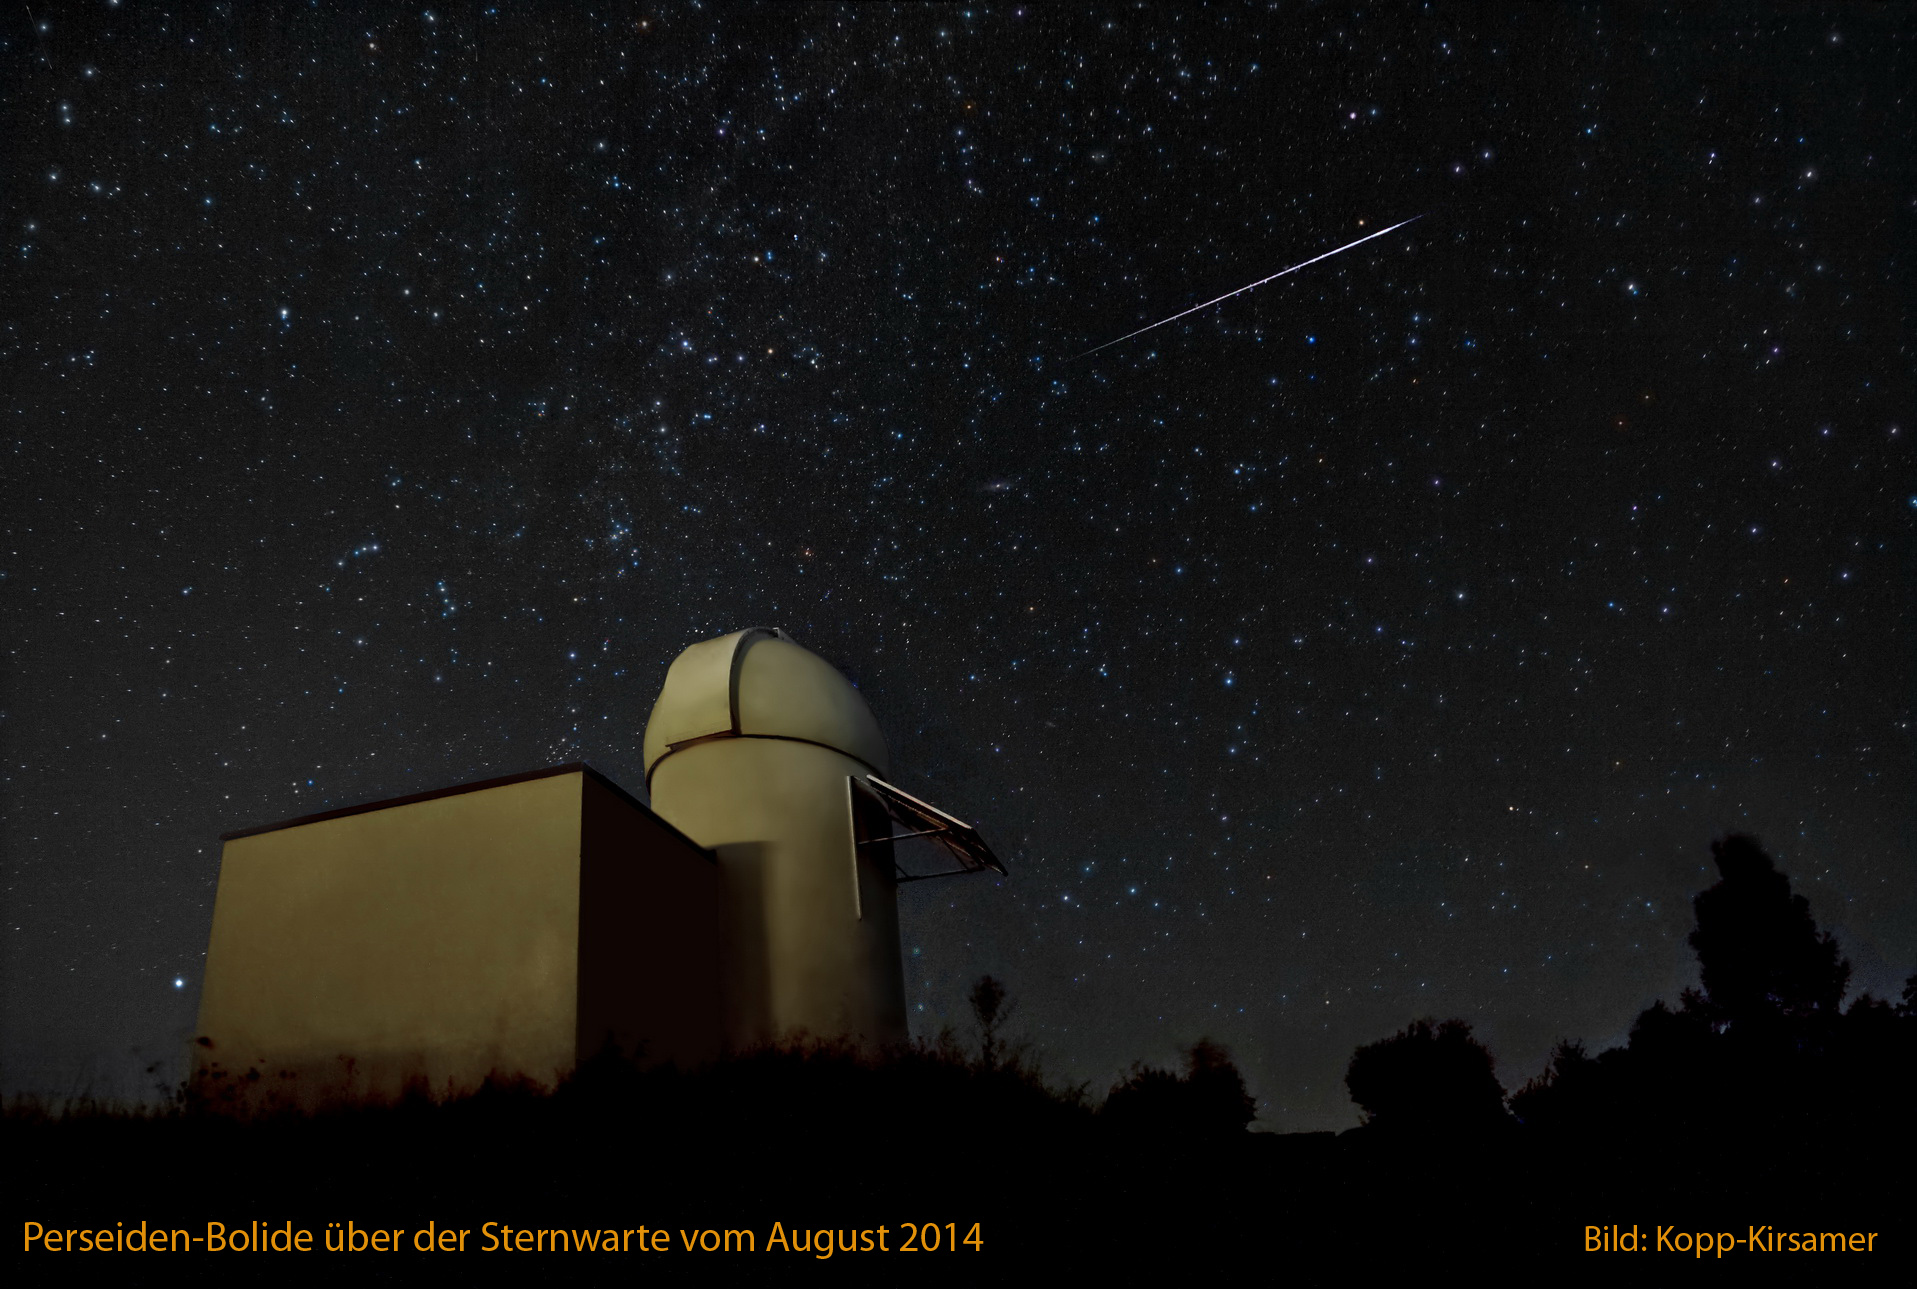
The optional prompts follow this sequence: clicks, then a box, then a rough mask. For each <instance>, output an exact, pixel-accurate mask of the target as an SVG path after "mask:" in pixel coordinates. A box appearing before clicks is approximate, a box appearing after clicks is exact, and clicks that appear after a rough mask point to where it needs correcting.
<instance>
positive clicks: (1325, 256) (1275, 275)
mask: <svg viewBox="0 0 1917 1289" xmlns="http://www.w3.org/2000/svg"><path fill="white" fill-rule="evenodd" d="M1423 218H1424V216H1423V215H1413V216H1412V217H1411V218H1410V219H1405V220H1400V221H1399V222H1398V223H1395V224H1393V225H1392V226H1391V227H1390V228H1381V229H1379V230H1378V231H1377V232H1375V233H1366V234H1365V235H1364V236H1363V237H1360V238H1359V239H1358V240H1357V241H1355V242H1346V243H1345V244H1344V245H1343V246H1340V247H1339V248H1338V250H1336V251H1326V252H1325V253H1324V254H1323V255H1314V256H1312V257H1311V258H1310V259H1308V260H1306V261H1305V262H1304V263H1303V264H1294V265H1292V266H1291V267H1290V268H1288V269H1280V270H1278V271H1277V272H1276V273H1273V274H1272V275H1271V276H1270V277H1261V278H1259V279H1258V280H1257V281H1256V282H1253V283H1252V284H1251V286H1241V287H1239V288H1238V289H1237V290H1236V291H1227V292H1225V294H1223V295H1221V296H1219V297H1218V299H1216V300H1207V301H1205V302H1204V303H1203V304H1194V305H1193V306H1192V307H1191V308H1189V309H1187V310H1185V312H1184V313H1174V314H1173V315H1172V316H1171V317H1169V318H1160V319H1159V320H1158V321H1157V322H1154V323H1152V324H1151V326H1149V327H1140V328H1139V329H1138V330H1136V331H1128V332H1126V333H1125V334H1124V335H1122V336H1120V337H1119V338H1118V339H1117V340H1107V341H1106V342H1105V343H1104V344H1102V345H1098V346H1095V347H1093V348H1091V349H1087V350H1086V351H1085V352H1084V353H1082V354H1079V355H1077V357H1074V358H1073V359H1072V361H1073V362H1077V361H1078V360H1079V358H1089V357H1091V356H1092V355H1093V354H1095V353H1097V352H1098V351H1099V350H1100V349H1110V348H1111V347H1112V346H1113V345H1116V344H1119V343H1120V342H1122V341H1126V340H1130V339H1131V338H1132V337H1133V336H1142V335H1144V334H1145V333H1146V332H1147V331H1150V330H1151V329H1152V327H1162V326H1164V325H1165V324H1166V323H1167V322H1176V321H1178V320H1179V319H1180V318H1182V317H1184V316H1185V315H1186V314H1191V313H1197V312H1198V311H1199V310H1200V309H1209V308H1211V307H1212V306H1213V305H1214V304H1218V303H1221V302H1222V301H1225V300H1229V299H1231V298H1232V297H1233V296H1234V295H1243V294H1244V293H1245V292H1247V291H1250V290H1252V289H1253V288H1255V287H1261V286H1263V285H1264V284H1265V283H1267V282H1275V281H1277V280H1278V279H1279V278H1281V277H1283V276H1284V275H1285V274H1287V273H1296V272H1297V271H1298V270H1299V269H1302V268H1307V267H1309V266H1311V265H1313V264H1316V263H1317V262H1318V261H1319V260H1328V259H1330V258H1331V257H1332V256H1334V255H1336V254H1338V252H1339V251H1348V250H1350V249H1351V248H1352V247H1354V246H1358V245H1360V244H1362V243H1364V242H1368V241H1370V240H1371V239H1372V238H1374V237H1383V236H1384V235H1385V234H1386V233H1395V232H1397V231H1398V230H1399V229H1400V228H1403V227H1404V226H1405V225H1406V224H1410V223H1415V222H1416V221H1418V220H1420V219H1423Z"/></svg>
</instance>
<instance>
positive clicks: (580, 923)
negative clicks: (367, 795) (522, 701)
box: [196, 770, 721, 1104]
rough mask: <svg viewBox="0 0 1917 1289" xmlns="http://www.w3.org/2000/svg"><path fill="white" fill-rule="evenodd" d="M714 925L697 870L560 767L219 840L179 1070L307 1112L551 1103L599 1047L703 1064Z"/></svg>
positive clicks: (706, 876)
mask: <svg viewBox="0 0 1917 1289" xmlns="http://www.w3.org/2000/svg"><path fill="white" fill-rule="evenodd" d="M717 917H718V872H717V869H716V866H715V865H714V864H713V862H712V861H711V859H710V858H709V857H708V856H707V855H706V854H705V853H704V852H702V851H700V850H698V849H697V848H696V847H694V846H692V845H690V844H689V843H688V842H686V841H685V840H684V839H682V838H680V837H678V836H677V835H676V834H674V833H673V832H672V831H671V829H669V828H666V827H664V826H663V825H662V824H661V823H660V822H659V821H658V820H657V819H656V818H654V817H652V816H651V815H649V814H648V813H647V812H645V811H644V809H643V808H642V807H639V806H637V805H636V804H634V803H631V802H630V801H629V800H627V799H626V798H624V797H623V795H622V794H619V793H617V792H616V791H614V790H612V789H609V788H607V787H606V786H604V785H603V784H602V783H600V782H598V781H597V780H596V779H595V778H593V777H592V776H590V775H589V774H587V773H585V772H584V771H579V770H574V771H571V772H568V773H557V774H552V775H548V776H544V777H535V778H528V779H524V780H521V781H517V782H507V783H503V784H500V785H497V786H491V787H481V788H478V789H475V790H471V791H458V792H455V793H453V794H451V795H442V796H435V797H433V798H431V799H427V800H418V801H410V802H403V803H398V804H393V805H390V806H383V807H379V806H376V807H373V808H369V809H367V810H365V811H362V812H359V813H352V814H347V815H344V816H343V817H339V818H322V819H318V820H315V821H311V822H305V823H296V824H294V825H290V826H286V827H282V828H278V829H275V830H272V831H266V832H259V833H255V834H253V835H250V836H241V837H237V838H235V839H233V840H230V841H228V842H227V843H226V847H225V850H224V852H223V854H222V857H221V870H220V886H219V893H218V896H217V899H216V901H215V904H214V912H213V933H212V938H211V941H210V943H209V946H208V951H207V966H206V982H205V986H204V989H203V991H202V994H201V1003H200V1021H199V1034H200V1035H201V1036H203V1038H204V1039H205V1040H206V1041H207V1043H210V1045H202V1046H200V1047H199V1048H197V1049H196V1069H197V1071H198V1072H199V1073H200V1074H201V1075H202V1076H205V1075H209V1074H211V1073H213V1067H214V1066H216V1065H217V1066H218V1067H219V1071H220V1072H222V1073H223V1074H224V1076H225V1080H224V1081H225V1083H226V1084H227V1085H229V1086H230V1085H231V1084H232V1082H233V1081H235V1080H237V1079H241V1078H247V1079H249V1091H248V1093H247V1096H246V1100H248V1101H249V1102H254V1103H257V1102H259V1101H262V1100H268V1101H270V1100H275V1099H285V1100H289V1101H292V1102H296V1103H302V1104H313V1103H317V1102H323V1101H325V1100H328V1099H331V1098H335V1097H340V1096H345V1097H352V1098H365V1097H384V1096H391V1095H393V1094H395V1093H396V1092H398V1091H399V1090H400V1089H401V1087H402V1086H403V1085H404V1084H405V1083H406V1082H408V1081H409V1080H415V1079H424V1080H425V1081H426V1083H427V1084H428V1086H429V1087H430V1089H431V1090H432V1091H434V1092H435V1093H438V1094H444V1093H445V1092H447V1091H458V1090H465V1089H469V1088H471V1087H474V1086H477V1085H478V1083H479V1082H480V1081H481V1080H483V1079H484V1078H485V1077H486V1076H487V1075H488V1074H491V1073H498V1074H501V1075H506V1076H522V1077H526V1078H530V1079H533V1080H535V1081H537V1082H540V1083H544V1084H551V1083H553V1082H554V1081H556V1079H557V1078H558V1077H560V1076H561V1075H562V1074H563V1073H564V1072H565V1071H567V1070H569V1069H570V1068H571V1067H572V1066H573V1065H574V1064H575V1062H576V1061H577V1060H578V1059H580V1057H581V1056H582V1055H590V1054H591V1053H592V1052H593V1051H596V1050H597V1049H598V1047H599V1046H600V1045H601V1043H603V1041H604V1040H605V1038H606V1037H607V1036H608V1034H610V1035H611V1036H612V1037H613V1038H614V1040H615V1041H617V1042H619V1043H620V1044H621V1045H622V1046H623V1047H625V1048H627V1049H628V1050H630V1049H631V1048H632V1047H634V1046H635V1045H636V1044H638V1043H640V1042H641V1041H644V1042H645V1043H646V1045H647V1048H648V1050H649V1052H650V1054H651V1055H652V1056H653V1057H654V1058H655V1059H660V1058H672V1059H678V1060H680V1061H682V1062H687V1063H692V1062H696V1061H699V1060H703V1059H707V1058H709V1057H710V1056H711V1055H713V1054H714V1053H715V1052H716V1051H717V1049H718V1045H719V1026H720V1015H721V1006H720V1002H719V999H718V988H719V984H718V971H717V965H716V963H715V962H714V960H713V955H714V953H715V951H716V950H715V945H716V939H717V934H718V932H717ZM582 1048H583V1052H582ZM249 1071H251V1072H254V1073H253V1074H251V1075H249V1073H248V1072H249ZM202 1086H205V1084H204V1083H203V1084H202Z"/></svg>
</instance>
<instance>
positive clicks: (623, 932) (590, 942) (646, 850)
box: [577, 778, 725, 1066]
mask: <svg viewBox="0 0 1917 1289" xmlns="http://www.w3.org/2000/svg"><path fill="white" fill-rule="evenodd" d="M582 817H583V821H584V822H583V826H582V830H581V848H580V854H581V857H582V868H581V874H580V883H581V885H580V899H579V989H578V999H579V1005H578V1036H577V1051H578V1053H579V1057H580V1059H582V1060H583V1059H585V1058H587V1057H590V1056H592V1055H593V1054H594V1053H596V1052H598V1051H599V1050H600V1049H601V1048H602V1047H603V1046H604V1045H605V1042H606V1040H607V1038H608V1037H610V1038H611V1039H612V1040H613V1042H615V1043H616V1044H618V1046H619V1048H620V1050H621V1051H623V1052H625V1053H626V1054H628V1055H637V1056H640V1057H641V1058H642V1059H643V1060H644V1061H645V1062H646V1063H648V1064H652V1063H658V1062H663V1061H673V1062H676V1063H677V1064H679V1065H681V1066H689V1065H698V1064H702V1063H704V1062H706V1061H710V1060H712V1059H713V1058H715V1057H717V1056H718V1055H719V1053H720V1050H721V1048H722V1046H723V1041H724V1010H725V1008H724V1002H723V999H722V997H721V984H720V978H721V962H720V954H721V941H722V930H721V926H720V889H719V886H720V877H719V866H718V864H717V863H716V862H714V860H713V857H712V856H711V855H710V854H709V853H707V852H705V851H703V850H701V849H699V848H698V847H697V846H695V845H694V844H693V843H692V842H690V841H688V840H687V839H686V838H685V837H684V836H682V835H681V834H679V833H678V832H676V831H674V830H673V829H672V828H670V827H668V826H667V825H666V824H665V823H664V822H662V821H661V820H659V819H658V818H657V817H655V816H653V815H652V814H650V813H649V812H647V811H645V810H642V809H640V808H639V807H638V806H636V805H634V804H632V803H631V802H630V801H628V800H626V799H625V798H624V797H623V796H621V795H620V794H618V793H616V792H614V791H612V790H611V789H610V788H608V787H606V786H605V785H604V784H602V783H600V782H598V781H597V780H596V779H592V778H587V779H586V780H585V783H584V801H583V813H582Z"/></svg>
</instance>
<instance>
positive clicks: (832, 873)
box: [652, 737, 906, 1047]
mask: <svg viewBox="0 0 1917 1289" xmlns="http://www.w3.org/2000/svg"><path fill="white" fill-rule="evenodd" d="M865 772H866V767H865V766H864V765H863V764H862V763H860V762H859V761H857V760H855V759H853V758H852V757H849V756H846V755H845V754H843V753H841V752H837V751H835V750H833V749H831V748H827V747H821V746H818V745H817V744H811V743H802V742H797V741H794V740H790V739H773V738H752V737H743V738H719V739H713V740H712V741H710V742H703V743H699V744H696V745H694V746H691V747H686V748H683V749H681V750H680V751H678V752H675V753H673V754H672V755H671V756H668V757H666V758H664V759H663V760H661V761H660V762H659V763H658V764H657V766H656V767H655V769H654V772H653V778H652V804H653V809H654V810H656V811H657V812H658V813H659V814H660V815H661V816H662V817H663V818H665V819H666V820H668V821H669V822H671V823H672V824H673V825H674V826H675V827H677V828H679V829H681V830H682V831H684V832H685V833H686V834H687V835H688V836H690V837H692V838H693V839H694V840H695V841H697V842H699V843H700V844H701V845H703V846H709V847H712V848H713V849H715V850H717V851H718V853H719V856H720V863H721V866H722V868H723V869H724V875H725V883H726V888H727V895H728V909H727V918H728V925H729V928H730V930H729V934H730V937H731V941H732V943H733V944H734V945H735V946H738V947H737V948H735V949H734V951H733V954H732V960H731V962H730V964H729V970H730V972H731V979H732V981H733V985H732V994H731V997H730V999H729V1006H730V1012H731V1017H730V1021H731V1029H730V1038H731V1041H732V1043H733V1045H734V1046H739V1047H750V1046H752V1045H754V1044H755V1043H758V1042H764V1041H768V1040H770V1041H781V1040H786V1039H791V1038H796V1037H801V1036H810V1037H814V1038H841V1037H843V1038H849V1039H852V1040H853V1041H855V1042H858V1043H861V1044H865V1045H867V1046H874V1047H876V1046H883V1045H887V1044H894V1043H902V1042H904V1041H905V1039H906V1026H905V986H904V976H903V971H902V967H901V964H900V961H899V938H898V906H897V897H896V893H895V891H894V889H893V884H892V881H891V876H890V869H889V867H884V868H883V869H882V870H881V867H880V866H881V865H882V863H883V861H882V860H881V858H880V857H879V856H877V855H869V856H865V857H863V858H862V857H861V856H860V854H859V853H858V852H857V851H856V849H855V848H854V846H853V841H854V835H853V819H852V803H851V800H850V799H849V797H848V793H847V787H846V780H847V779H848V777H852V776H863V774H864V773H865ZM875 849H876V848H875ZM755 939H756V940H757V943H758V945H760V946H762V953H763V958H762V960H761V959H758V958H756V957H755V953H754V951H753V949H752V942H753V941H754V940H755Z"/></svg>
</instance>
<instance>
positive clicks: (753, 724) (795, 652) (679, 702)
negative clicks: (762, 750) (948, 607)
mask: <svg viewBox="0 0 1917 1289" xmlns="http://www.w3.org/2000/svg"><path fill="white" fill-rule="evenodd" d="M715 738H769V739H794V740H797V741H798V742H801V743H816V744H820V745H821V746H824V747H829V748H832V749H834V750H835V751H839V752H843V753H845V754H846V755H847V756H850V757H853V758H855V759H857V760H859V761H862V762H864V763H865V765H867V766H868V767H870V768H871V769H872V770H873V771H874V772H875V773H878V774H880V775H883V774H885V773H886V764H887V756H886V751H885V739H884V737H883V736H882V735H881V734H880V733H879V725H878V722H877V721H875V720H873V719H872V712H871V709H869V708H868V707H866V705H865V699H863V698H861V697H860V696H859V691H858V690H856V689H854V688H853V687H852V683H851V682H850V681H848V680H847V679H846V678H845V677H844V676H842V675H840V674H839V671H838V669H837V668H835V667H833V666H832V664H831V663H829V662H827V661H826V660H825V659H823V658H821V657H819V656H818V655H817V654H815V653H813V652H812V651H811V650H809V649H806V648H804V647H803V646H801V645H799V644H797V643H796V642H795V641H793V640H792V639H791V637H789V636H787V635H785V634H784V633H783V632H780V631H777V630H775V629H773V628H770V627H753V628H751V629H749V630H746V631H735V632H733V633H732V634H731V635H728V636H720V637H719V638H718V639H717V640H702V641H700V642H699V643H698V644H696V645H693V646H692V647H691V648H689V649H687V650H686V651H685V652H684V653H682V654H680V655H679V656H678V657H677V658H675V659H673V660H672V666H671V668H670V669H668V670H667V672H666V684H665V688H664V689H662V690H661V691H660V692H659V701H657V702H656V703H654V704H653V705H652V717H651V719H649V720H648V721H647V722H646V742H645V758H646V781H647V783H651V781H652V772H653V770H654V769H655V768H656V767H657V766H658V764H659V762H660V761H662V760H664V759H665V758H666V757H668V756H670V755H671V754H672V753H674V752H676V751H678V750H679V749H680V748H682V747H684V746H686V745H687V744H689V743H699V742H704V741H706V740H707V739H715Z"/></svg>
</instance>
